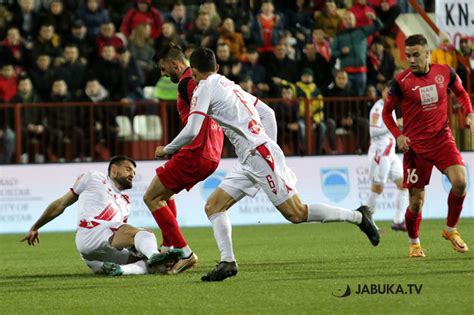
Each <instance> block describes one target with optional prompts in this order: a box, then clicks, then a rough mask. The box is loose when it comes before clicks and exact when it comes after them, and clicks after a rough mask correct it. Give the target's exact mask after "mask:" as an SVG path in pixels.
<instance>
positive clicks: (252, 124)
mask: <svg viewBox="0 0 474 315" xmlns="http://www.w3.org/2000/svg"><path fill="white" fill-rule="evenodd" d="M247 128H248V129H249V131H250V132H251V133H253V134H256V135H258V134H259V133H260V131H261V130H262V128H261V126H260V124H259V123H258V122H257V121H256V120H254V119H252V120H251V121H249V123H248V125H247Z"/></svg>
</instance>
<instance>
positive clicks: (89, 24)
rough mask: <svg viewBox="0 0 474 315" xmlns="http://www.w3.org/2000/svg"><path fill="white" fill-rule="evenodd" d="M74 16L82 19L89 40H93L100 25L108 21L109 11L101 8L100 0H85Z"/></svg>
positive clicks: (97, 33)
mask: <svg viewBox="0 0 474 315" xmlns="http://www.w3.org/2000/svg"><path fill="white" fill-rule="evenodd" d="M76 17H77V18H78V19H80V20H81V21H83V23H84V26H85V27H86V29H87V38H88V39H89V40H95V39H96V38H97V36H98V35H99V32H100V27H101V25H102V24H105V23H107V22H110V19H109V12H108V11H107V10H104V9H102V7H101V4H100V0H87V3H86V4H85V5H84V4H83V5H81V6H80V7H79V9H78V10H77V11H76ZM114 29H115V28H114Z"/></svg>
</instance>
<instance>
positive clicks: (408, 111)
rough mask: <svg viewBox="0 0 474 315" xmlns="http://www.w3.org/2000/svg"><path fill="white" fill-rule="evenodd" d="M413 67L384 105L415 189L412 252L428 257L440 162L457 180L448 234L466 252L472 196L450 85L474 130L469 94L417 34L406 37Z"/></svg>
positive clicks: (410, 215)
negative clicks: (464, 219) (429, 201)
mask: <svg viewBox="0 0 474 315" xmlns="http://www.w3.org/2000/svg"><path fill="white" fill-rule="evenodd" d="M405 46H406V56H407V59H408V61H409V62H410V67H409V68H408V69H406V70H405V71H403V72H402V73H400V74H399V75H398V76H397V77H396V78H395V80H394V81H393V83H392V87H391V89H390V92H389V95H388V97H387V101H386V102H385V105H384V108H383V115H382V116H383V120H384V122H385V124H386V126H387V128H388V129H389V130H390V132H391V133H392V134H393V136H394V137H395V139H396V140H397V146H398V148H399V149H400V150H401V151H402V152H403V153H404V156H403V184H404V187H406V188H408V190H409V206H408V209H407V210H406V213H405V223H406V227H407V230H408V236H409V240H410V247H409V256H410V257H424V256H425V253H424V251H423V249H422V247H421V245H420V239H419V238H418V234H419V228H420V223H421V208H422V206H423V203H424V199H425V186H426V185H428V184H429V181H430V177H431V171H432V169H433V166H436V168H438V169H439V170H440V171H441V172H442V173H443V174H444V175H446V176H447V177H448V179H449V181H450V183H451V191H450V192H449V196H448V217H447V222H446V227H445V228H444V229H443V230H442V236H443V237H444V238H445V239H446V240H449V241H450V242H451V245H452V247H453V249H454V250H456V251H458V252H460V253H465V252H467V251H468V246H467V244H466V243H465V242H464V241H463V240H462V238H461V235H460V234H459V232H458V230H457V229H456V226H457V224H458V221H459V217H460V215H461V211H462V206H463V202H464V198H465V196H466V168H465V167H464V161H463V159H462V157H461V154H460V153H459V150H458V148H457V147H456V143H455V141H454V138H453V136H452V134H451V129H450V128H449V120H448V88H449V89H450V90H451V91H452V92H453V93H454V95H456V97H457V99H458V101H459V103H460V104H461V105H462V106H463V107H464V110H465V113H466V115H467V116H466V118H467V119H466V122H467V124H469V125H470V128H471V133H472V134H474V114H473V112H472V104H471V100H470V98H469V94H468V93H467V92H466V91H465V90H464V88H463V86H462V82H461V79H459V77H458V76H457V75H456V73H455V72H454V70H453V69H451V68H450V67H449V66H447V65H438V64H430V51H429V49H428V42H427V40H426V38H425V37H424V36H423V35H420V34H415V35H411V36H409V37H408V38H407V39H406V40H405ZM397 106H400V108H401V111H402V117H403V132H402V131H400V129H398V127H397V125H396V123H395V120H394V119H393V116H392V112H393V110H394V109H395V108H396V107H397Z"/></svg>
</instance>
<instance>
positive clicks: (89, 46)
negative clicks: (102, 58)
mask: <svg viewBox="0 0 474 315" xmlns="http://www.w3.org/2000/svg"><path fill="white" fill-rule="evenodd" d="M86 34H87V29H86V27H85V26H84V22H83V21H82V20H75V21H74V23H73V24H72V26H71V34H70V35H69V37H67V41H66V42H67V43H68V44H72V45H75V46H76V47H77V48H78V49H79V56H80V59H81V62H82V63H84V64H90V63H91V61H93V60H91V58H93V57H96V56H95V54H93V53H92V52H95V40H92V39H88V38H87V36H86Z"/></svg>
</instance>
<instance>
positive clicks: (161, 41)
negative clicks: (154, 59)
mask: <svg viewBox="0 0 474 315" xmlns="http://www.w3.org/2000/svg"><path fill="white" fill-rule="evenodd" d="M169 43H175V44H176V45H178V46H179V47H181V48H184V47H186V46H187V43H186V41H185V40H184V39H183V38H182V37H181V36H179V35H178V33H176V30H175V28H174V24H173V23H172V22H165V23H163V27H162V32H161V36H160V38H158V39H157V40H156V41H155V51H159V50H160V49H161V47H166V45H169Z"/></svg>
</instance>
